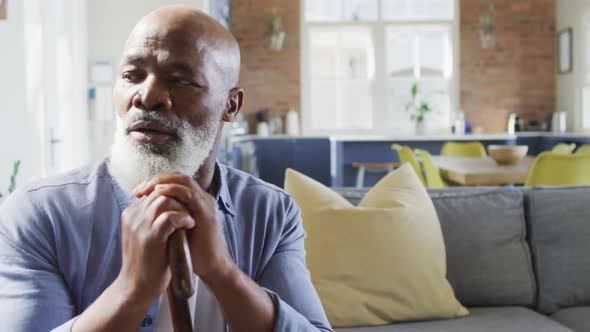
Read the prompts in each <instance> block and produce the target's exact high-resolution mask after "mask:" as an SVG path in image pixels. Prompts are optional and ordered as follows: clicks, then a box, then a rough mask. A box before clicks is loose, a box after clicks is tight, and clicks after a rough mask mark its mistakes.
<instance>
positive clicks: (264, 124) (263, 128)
mask: <svg viewBox="0 0 590 332" xmlns="http://www.w3.org/2000/svg"><path fill="white" fill-rule="evenodd" d="M256 135H258V136H262V137H267V136H270V126H269V125H268V109H263V110H260V111H258V112H257V113H256Z"/></svg>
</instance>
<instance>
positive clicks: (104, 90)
mask: <svg viewBox="0 0 590 332" xmlns="http://www.w3.org/2000/svg"><path fill="white" fill-rule="evenodd" d="M112 92H113V87H111V86H102V87H97V88H96V109H95V112H96V113H95V116H96V120H97V121H113V120H114V119H115V117H114V110H113V98H112Z"/></svg>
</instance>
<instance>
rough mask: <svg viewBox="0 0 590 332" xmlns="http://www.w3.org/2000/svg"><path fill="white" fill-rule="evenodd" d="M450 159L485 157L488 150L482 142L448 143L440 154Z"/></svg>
mask: <svg viewBox="0 0 590 332" xmlns="http://www.w3.org/2000/svg"><path fill="white" fill-rule="evenodd" d="M440 154H441V155H443V156H449V157H485V156H487V154H486V148H485V147H484V146H483V144H481V142H446V143H445V144H444V145H443V147H442V150H441V152H440Z"/></svg>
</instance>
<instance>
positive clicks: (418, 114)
mask: <svg viewBox="0 0 590 332" xmlns="http://www.w3.org/2000/svg"><path fill="white" fill-rule="evenodd" d="M411 95H412V99H411V100H410V101H409V102H408V103H407V104H406V112H408V114H409V115H410V119H411V120H412V121H415V122H416V135H423V134H424V132H425V130H426V125H425V123H424V122H425V120H426V113H429V112H432V109H431V108H430V106H429V105H428V103H426V102H424V101H422V98H421V96H420V95H419V94H418V83H414V84H412V89H411Z"/></svg>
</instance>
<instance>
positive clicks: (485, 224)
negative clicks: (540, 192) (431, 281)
mask: <svg viewBox="0 0 590 332" xmlns="http://www.w3.org/2000/svg"><path fill="white" fill-rule="evenodd" d="M336 190H337V191H338V192H340V193H341V194H342V195H343V196H344V197H345V198H347V199H348V200H349V201H351V202H352V203H354V204H358V202H359V200H360V199H361V198H362V196H363V195H364V193H365V190H366V189H351V188H338V189H336ZM430 196H431V198H432V201H433V203H434V206H435V208H436V211H437V214H438V217H439V220H440V223H441V228H442V231H443V236H444V239H445V245H446V253H447V277H448V279H449V282H450V283H451V285H452V286H453V288H454V290H455V294H456V296H457V298H458V299H459V301H461V303H463V304H464V305H466V306H496V305H519V306H528V307H533V306H534V305H535V296H536V284H535V276H534V274H533V267H532V262H531V255H530V251H529V246H528V243H527V241H526V233H527V230H526V221H525V213H524V203H523V201H524V194H523V192H522V191H521V190H519V189H514V188H495V189H488V188H449V189H439V190H431V191H430Z"/></svg>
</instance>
